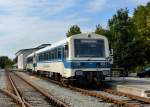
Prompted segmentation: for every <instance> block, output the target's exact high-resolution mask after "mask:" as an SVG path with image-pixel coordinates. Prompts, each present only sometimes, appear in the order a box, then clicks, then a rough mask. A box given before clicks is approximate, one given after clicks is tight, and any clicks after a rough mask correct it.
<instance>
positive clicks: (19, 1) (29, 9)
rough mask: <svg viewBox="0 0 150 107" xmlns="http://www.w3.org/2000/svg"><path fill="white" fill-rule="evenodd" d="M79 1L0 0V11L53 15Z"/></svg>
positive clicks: (17, 13)
mask: <svg viewBox="0 0 150 107" xmlns="http://www.w3.org/2000/svg"><path fill="white" fill-rule="evenodd" d="M77 1H78V0H64V1H62V0H53V1H52V0H0V10H3V11H5V12H8V13H10V14H13V15H32V14H33V15H40V14H44V15H52V14H57V13H59V12H62V11H64V10H65V9H67V8H69V7H71V6H73V5H75V3H76V2H77ZM62 2H63V3H62Z"/></svg>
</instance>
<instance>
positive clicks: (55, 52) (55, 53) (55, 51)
mask: <svg viewBox="0 0 150 107" xmlns="http://www.w3.org/2000/svg"><path fill="white" fill-rule="evenodd" d="M54 55H55V60H57V48H56V49H55V50H54Z"/></svg>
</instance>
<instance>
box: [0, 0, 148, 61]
mask: <svg viewBox="0 0 150 107" xmlns="http://www.w3.org/2000/svg"><path fill="white" fill-rule="evenodd" d="M148 1H150V0H0V56H9V57H10V58H14V57H15V53H16V52H17V51H18V50H20V49H26V48H32V47H36V46H38V45H41V44H46V43H54V42H57V41H59V40H61V39H64V38H65V37H66V33H67V31H68V29H69V28H70V26H71V25H74V24H77V25H79V26H80V28H81V31H82V32H92V31H94V30H95V27H96V25H97V24H100V25H101V26H103V27H104V28H106V27H107V21H108V19H110V18H111V17H112V16H113V15H114V14H115V13H116V11H117V10H118V9H120V8H128V9H129V14H130V16H132V13H133V11H134V9H135V8H136V7H137V6H139V5H145V4H146V3H147V2H148Z"/></svg>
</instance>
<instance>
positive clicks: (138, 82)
mask: <svg viewBox="0 0 150 107" xmlns="http://www.w3.org/2000/svg"><path fill="white" fill-rule="evenodd" d="M111 80H112V81H110V82H109V85H111V86H112V88H113V89H116V90H117V91H120V92H124V93H128V94H133V95H137V96H141V97H145V98H150V78H136V77H114V78H111Z"/></svg>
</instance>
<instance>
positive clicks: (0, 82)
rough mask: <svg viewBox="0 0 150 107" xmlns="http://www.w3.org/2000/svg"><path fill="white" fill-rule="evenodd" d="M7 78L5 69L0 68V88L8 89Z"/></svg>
mask: <svg viewBox="0 0 150 107" xmlns="http://www.w3.org/2000/svg"><path fill="white" fill-rule="evenodd" d="M6 83H7V78H6V73H5V72H4V70H0V89H6V88H7V84H6Z"/></svg>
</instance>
